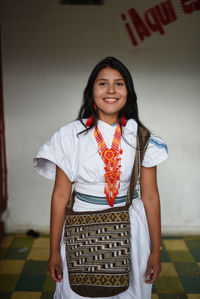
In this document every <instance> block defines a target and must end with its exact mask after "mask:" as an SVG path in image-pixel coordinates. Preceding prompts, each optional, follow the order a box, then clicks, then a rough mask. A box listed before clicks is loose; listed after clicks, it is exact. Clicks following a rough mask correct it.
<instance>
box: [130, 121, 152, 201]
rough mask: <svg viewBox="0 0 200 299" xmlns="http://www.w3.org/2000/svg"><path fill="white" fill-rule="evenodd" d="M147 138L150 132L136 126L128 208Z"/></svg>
mask: <svg viewBox="0 0 200 299" xmlns="http://www.w3.org/2000/svg"><path fill="white" fill-rule="evenodd" d="M149 138H150V132H149V131H148V130H147V129H145V128H143V127H141V126H138V132H137V142H136V152H135V161H134V165H133V170H132V174H131V179H130V184H129V188H128V193H127V204H128V205H129V206H130V205H131V203H132V200H133V195H134V191H135V187H136V184H137V180H138V177H139V174H140V167H141V164H142V161H143V158H144V155H145V151H146V149H147V146H148V143H149Z"/></svg>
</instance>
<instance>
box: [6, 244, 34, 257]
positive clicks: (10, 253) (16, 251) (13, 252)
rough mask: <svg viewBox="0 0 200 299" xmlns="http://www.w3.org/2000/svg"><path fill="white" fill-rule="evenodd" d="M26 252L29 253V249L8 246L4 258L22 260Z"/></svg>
mask: <svg viewBox="0 0 200 299" xmlns="http://www.w3.org/2000/svg"><path fill="white" fill-rule="evenodd" d="M28 253H29V249H28V251H21V248H12V247H9V248H8V250H7V251H6V253H5V256H4V259H9V260H24V259H26V257H27V255H28Z"/></svg>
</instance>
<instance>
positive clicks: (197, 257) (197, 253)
mask: <svg viewBox="0 0 200 299" xmlns="http://www.w3.org/2000/svg"><path fill="white" fill-rule="evenodd" d="M190 252H191V254H192V256H193V257H194V259H195V261H196V262H200V250H190Z"/></svg>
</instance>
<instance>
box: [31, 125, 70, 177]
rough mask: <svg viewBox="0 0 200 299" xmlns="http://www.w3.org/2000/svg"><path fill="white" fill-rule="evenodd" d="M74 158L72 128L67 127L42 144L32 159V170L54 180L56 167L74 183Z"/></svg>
mask: <svg viewBox="0 0 200 299" xmlns="http://www.w3.org/2000/svg"><path fill="white" fill-rule="evenodd" d="M74 156H75V142H74V137H73V130H72V127H68V126H67V125H66V126H64V127H62V128H60V130H59V131H57V132H56V133H54V134H53V136H52V137H51V138H50V139H49V140H48V141H47V142H46V143H44V144H43V145H42V146H41V147H40V148H39V150H38V152H37V153H36V155H35V156H34V158H33V165H34V168H35V169H36V170H37V171H38V173H39V174H40V175H42V176H43V177H45V178H47V179H50V180H55V175H56V165H57V166H59V167H60V168H61V169H62V170H63V171H64V172H65V174H66V175H67V176H68V178H69V180H70V181H71V182H73V181H74V171H73V161H74Z"/></svg>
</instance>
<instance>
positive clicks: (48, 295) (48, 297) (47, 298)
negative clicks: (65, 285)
mask: <svg viewBox="0 0 200 299" xmlns="http://www.w3.org/2000/svg"><path fill="white" fill-rule="evenodd" d="M52 298H53V293H42V296H41V299H52Z"/></svg>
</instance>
